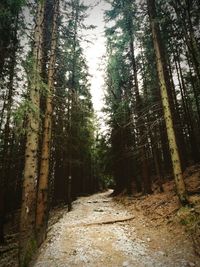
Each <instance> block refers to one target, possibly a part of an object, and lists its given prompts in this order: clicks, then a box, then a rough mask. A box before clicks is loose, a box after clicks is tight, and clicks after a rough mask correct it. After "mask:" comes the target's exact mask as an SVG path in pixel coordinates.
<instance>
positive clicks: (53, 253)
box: [34, 192, 197, 267]
mask: <svg viewBox="0 0 200 267" xmlns="http://www.w3.org/2000/svg"><path fill="white" fill-rule="evenodd" d="M109 194H110V192H106V193H100V194H96V195H93V196H89V197H81V198H79V199H78V200H76V201H75V202H74V203H73V210H72V211H71V212H69V213H67V211H66V212H64V213H63V216H62V218H61V219H59V220H58V222H57V223H55V224H54V225H53V226H52V227H51V229H50V230H49V233H48V238H47V240H46V241H45V243H44V244H43V245H42V247H41V249H40V251H39V254H38V257H37V259H36V261H35V263H34V267H75V266H77V267H144V266H146V267H153V266H155V267H165V266H166V267H168V266H169V267H171V266H174V267H180V266H183V267H189V266H191V267H192V266H197V265H196V264H194V263H193V262H192V261H190V259H189V258H190V257H187V255H184V256H183V255H178V256H177V257H176V258H175V259H174V258H173V259H172V258H171V260H170V255H165V253H164V252H163V251H160V250H152V249H151V248H150V246H149V242H150V238H149V240H148V238H147V240H145V241H144V240H142V238H141V236H140V237H139V236H138V232H137V224H138V223H139V224H141V221H142V218H141V217H140V216H141V215H140V214H139V213H138V212H137V211H136V210H135V214H133V213H130V212H129V211H128V210H126V209H125V207H124V206H122V205H120V204H119V203H116V202H115V201H113V199H112V198H111V197H108V195H109ZM130 221H131V223H129V222H130ZM134 225H135V227H134ZM144 231H145V228H144ZM161 242H162V241H161ZM186 249H187V248H186ZM181 252H182V253H184V251H183V250H182V248H181V249H180V251H179V253H180V254H181ZM186 254H187V253H186Z"/></svg>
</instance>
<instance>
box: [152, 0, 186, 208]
mask: <svg viewBox="0 0 200 267" xmlns="http://www.w3.org/2000/svg"><path fill="white" fill-rule="evenodd" d="M147 3H148V12H149V17H150V24H151V30H152V35H153V44H154V50H155V55H156V65H157V71H158V78H159V82H160V93H161V99H162V106H163V111H164V118H165V123H166V128H167V136H168V142H169V147H170V153H171V159H172V165H173V173H174V178H175V183H176V189H177V194H178V196H179V200H180V202H181V203H182V204H183V205H184V204H187V203H188V199H187V193H186V189H185V184H184V180H183V175H182V169H181V162H180V156H179V151H178V147H177V141H176V137H175V131H174V126H173V122H172V113H171V108H170V104H169V96H168V92H167V85H166V79H165V75H164V66H163V61H162V60H163V59H164V55H163V53H162V49H161V47H162V43H161V38H160V29H159V25H158V22H157V15H156V7H155V0H147Z"/></svg>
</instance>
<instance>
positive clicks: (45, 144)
mask: <svg viewBox="0 0 200 267" xmlns="http://www.w3.org/2000/svg"><path fill="white" fill-rule="evenodd" d="M58 15H59V0H55V1H54V11H53V22H52V33H51V49H50V59H49V64H48V92H47V96H46V110H45V118H44V130H43V140H42V151H41V160H40V172H39V183H38V191H37V211H36V233H37V242H38V244H39V245H40V244H41V243H42V242H43V241H44V239H45V238H46V228H47V221H48V185H49V164H50V148H51V134H52V111H53V107H52V98H53V94H54V79H55V75H54V72H55V61H56V46H57V30H58Z"/></svg>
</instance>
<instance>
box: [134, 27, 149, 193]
mask: <svg viewBox="0 0 200 267" xmlns="http://www.w3.org/2000/svg"><path fill="white" fill-rule="evenodd" d="M130 52H131V63H132V68H133V80H134V86H135V87H134V93H135V99H136V113H137V122H136V126H137V127H138V130H139V146H140V148H139V151H140V158H141V163H142V164H141V166H142V176H143V191H144V193H147V194H150V193H152V189H151V179H150V175H149V167H148V161H147V155H146V154H147V153H146V145H147V142H146V144H145V143H144V141H143V142H142V138H144V140H145V141H146V137H145V136H144V135H145V134H146V133H145V122H144V120H143V118H142V117H141V113H142V107H143V104H142V99H141V96H140V94H139V85H138V78H137V66H136V62H135V53H134V43H133V33H132V30H130Z"/></svg>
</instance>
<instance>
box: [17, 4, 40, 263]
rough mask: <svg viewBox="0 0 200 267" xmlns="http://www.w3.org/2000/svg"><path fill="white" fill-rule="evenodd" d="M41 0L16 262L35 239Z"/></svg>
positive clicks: (29, 251) (28, 255)
mask: <svg viewBox="0 0 200 267" xmlns="http://www.w3.org/2000/svg"><path fill="white" fill-rule="evenodd" d="M44 7H45V1H39V2H38V6H37V17H36V26H35V31H34V44H33V52H32V66H31V67H32V68H31V77H30V81H29V88H28V90H29V112H28V114H27V135H26V149H25V167H24V177H23V192H22V206H21V215H20V258H19V260H20V265H21V266H26V265H27V264H28V262H29V261H30V259H31V257H32V254H33V252H34V249H35V248H36V240H35V211H36V189H37V180H38V146H39V129H40V110H39V107H40V106H39V104H40V90H41V87H42V78H41V67H42V45H43V23H44Z"/></svg>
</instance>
